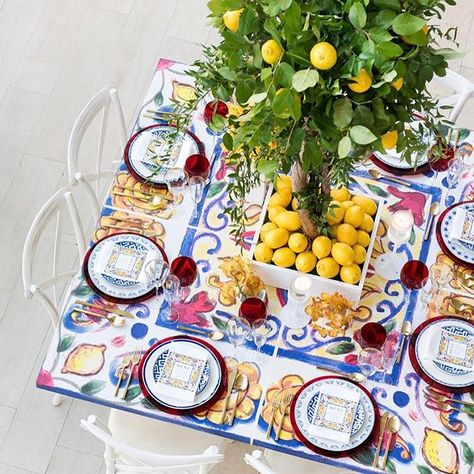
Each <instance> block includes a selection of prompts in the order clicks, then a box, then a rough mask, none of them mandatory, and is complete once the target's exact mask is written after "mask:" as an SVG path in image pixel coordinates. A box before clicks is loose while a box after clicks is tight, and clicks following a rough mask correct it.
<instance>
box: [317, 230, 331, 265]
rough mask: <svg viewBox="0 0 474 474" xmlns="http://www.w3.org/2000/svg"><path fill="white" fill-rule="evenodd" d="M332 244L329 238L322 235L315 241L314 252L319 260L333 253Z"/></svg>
mask: <svg viewBox="0 0 474 474" xmlns="http://www.w3.org/2000/svg"><path fill="white" fill-rule="evenodd" d="M331 247H332V242H331V240H330V239H329V237H326V236H325V235H320V236H319V237H316V238H315V239H314V240H313V245H312V250H313V253H314V255H316V257H318V258H319V259H321V258H324V257H327V256H328V255H329V254H330V253H331Z"/></svg>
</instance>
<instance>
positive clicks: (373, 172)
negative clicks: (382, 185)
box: [369, 168, 411, 188]
mask: <svg viewBox="0 0 474 474" xmlns="http://www.w3.org/2000/svg"><path fill="white" fill-rule="evenodd" d="M369 174H370V176H372V178H374V179H377V180H379V179H385V180H386V181H392V182H394V183H398V184H403V185H404V186H408V187H409V188H410V187H411V183H409V182H407V181H405V180H403V179H400V178H395V177H393V176H387V175H386V174H382V173H381V172H380V171H378V170H376V169H373V168H372V169H371V170H369Z"/></svg>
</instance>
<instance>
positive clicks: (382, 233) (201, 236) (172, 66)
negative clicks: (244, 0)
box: [37, 59, 474, 474]
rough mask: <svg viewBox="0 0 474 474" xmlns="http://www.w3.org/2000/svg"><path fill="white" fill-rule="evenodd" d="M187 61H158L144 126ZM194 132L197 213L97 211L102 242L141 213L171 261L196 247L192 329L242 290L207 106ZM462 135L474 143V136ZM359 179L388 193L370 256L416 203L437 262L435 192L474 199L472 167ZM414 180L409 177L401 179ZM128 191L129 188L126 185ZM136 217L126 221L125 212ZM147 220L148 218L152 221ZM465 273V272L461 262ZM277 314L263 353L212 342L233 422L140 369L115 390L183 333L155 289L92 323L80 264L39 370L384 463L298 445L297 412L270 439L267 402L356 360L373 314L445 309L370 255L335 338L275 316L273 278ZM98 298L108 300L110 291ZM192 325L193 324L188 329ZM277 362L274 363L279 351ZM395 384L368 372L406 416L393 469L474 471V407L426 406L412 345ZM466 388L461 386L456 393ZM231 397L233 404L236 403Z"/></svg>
mask: <svg viewBox="0 0 474 474" xmlns="http://www.w3.org/2000/svg"><path fill="white" fill-rule="evenodd" d="M185 71H186V66H184V65H182V64H178V63H174V62H172V61H168V60H163V59H162V60H160V61H159V63H158V65H157V68H156V72H155V75H154V77H153V81H152V83H151V85H150V88H149V90H148V92H147V94H146V97H145V100H144V104H143V107H142V109H141V111H140V114H139V116H138V118H137V121H136V124H135V131H138V130H141V129H142V128H144V127H146V126H148V125H151V124H153V123H156V122H157V121H155V120H153V119H151V118H147V117H146V115H147V112H146V111H147V110H148V109H154V110H157V109H159V110H164V111H167V110H171V109H172V105H171V99H173V100H180V99H186V98H187V97H189V96H190V95H191V94H193V93H194V89H193V85H192V80H191V79H190V78H189V77H188V76H187V75H186V72H185ZM191 130H192V131H193V132H194V133H195V134H196V135H197V136H198V137H199V138H200V139H201V140H202V141H203V142H204V143H205V145H206V149H207V155H208V156H212V157H213V161H212V179H211V180H210V184H209V185H208V186H207V187H206V189H205V193H204V196H203V199H202V201H201V202H200V203H199V206H198V214H199V217H198V218H195V219H191V208H192V205H191V202H190V201H189V198H187V199H188V201H186V202H185V204H184V206H183V208H184V212H183V215H182V216H180V217H176V218H173V219H171V220H167V219H164V218H161V217H165V218H166V217H168V216H167V215H166V211H162V210H161V211H157V210H156V209H153V208H150V207H149V206H147V205H144V204H143V202H142V201H139V200H137V199H134V198H133V197H125V196H120V195H117V194H110V195H109V196H108V197H107V199H106V201H105V204H104V207H103V210H102V214H101V218H100V221H99V223H98V225H97V228H96V231H95V235H94V238H93V240H97V239H99V238H101V237H103V236H105V235H107V234H110V233H114V232H118V231H120V228H121V227H130V222H135V225H136V226H137V229H141V231H142V232H143V233H144V234H145V235H148V236H149V237H151V238H153V239H156V240H157V241H158V242H160V243H161V244H162V245H163V246H164V248H165V250H166V252H167V254H168V256H169V257H170V258H171V259H172V258H174V257H175V256H177V255H178V254H180V255H189V256H192V257H193V258H194V259H195V261H196V262H197V265H198V268H199V277H198V279H197V281H196V283H195V284H194V286H193V288H192V291H191V293H190V294H189V296H188V297H187V299H186V301H185V302H184V303H183V304H181V305H180V308H179V310H180V315H181V316H180V318H181V319H180V324H182V325H184V326H186V325H188V326H189V327H196V326H200V327H203V328H204V327H208V326H210V325H217V326H219V327H221V328H222V325H223V324H224V323H225V320H226V319H227V318H228V317H229V316H230V315H233V314H235V313H236V311H237V310H238V304H239V301H238V298H237V297H236V296H235V294H234V291H233V288H232V283H231V282H229V281H228V279H227V278H226V277H225V275H224V274H223V273H222V271H221V270H220V269H219V268H218V266H219V263H220V259H222V258H223V257H228V256H232V255H237V254H239V253H240V248H239V247H238V246H237V245H236V242H235V240H234V239H233V238H232V237H231V235H230V234H229V218H228V216H227V215H226V214H224V209H225V208H226V206H227V204H228V195H227V194H226V180H227V175H228V170H227V169H226V165H225V162H224V160H222V159H221V155H220V147H219V145H218V144H217V145H216V146H215V149H213V150H211V148H212V146H213V144H214V142H215V140H214V136H213V134H212V132H211V131H210V130H209V129H208V128H207V127H206V125H205V123H204V120H203V118H202V110H197V111H196V112H195V114H194V116H193V124H192V127H191ZM465 140H467V141H469V142H470V143H473V142H474V137H473V136H469V137H467V138H465ZM355 177H356V178H357V179H355V180H354V183H353V189H354V190H357V191H363V192H364V193H367V194H369V195H370V194H375V195H377V196H379V197H382V198H384V199H385V200H386V205H385V207H384V210H383V214H382V219H381V224H380V226H379V229H378V238H377V239H376V243H375V247H374V251H373V254H372V263H373V260H374V259H375V258H376V257H377V256H378V255H380V254H381V253H383V252H386V251H387V250H388V249H389V242H388V240H387V238H386V231H387V222H388V217H389V214H390V213H392V212H394V211H396V210H400V209H409V210H410V211H411V212H412V214H413V216H414V220H415V226H414V231H413V234H412V237H411V239H410V242H409V243H408V244H406V245H404V246H403V247H402V248H401V249H399V251H401V252H403V253H404V254H406V255H407V256H408V257H409V258H420V259H422V260H423V261H425V262H426V263H427V264H428V265H430V264H432V263H433V262H435V261H436V260H440V261H447V262H448V263H449V264H451V265H453V266H454V267H456V268H457V265H456V264H454V263H453V262H451V261H450V260H449V258H447V257H446V256H445V255H443V254H442V253H441V251H440V248H439V246H438V244H437V241H436V238H435V232H434V231H433V233H432V236H431V239H429V240H427V241H424V240H423V232H424V229H425V226H426V217H427V216H428V211H429V207H430V205H431V203H432V202H436V201H441V206H442V207H444V206H445V204H450V203H452V202H454V201H460V200H469V199H473V198H474V187H473V186H472V185H471V184H470V183H471V179H470V178H471V173H470V170H468V171H466V173H465V175H464V176H463V181H462V186H459V187H458V188H457V190H456V193H454V194H453V193H452V192H451V191H449V190H448V189H447V188H448V185H447V181H446V177H445V176H443V175H440V177H439V178H436V179H435V177H433V175H432V173H431V172H428V173H427V174H425V175H419V176H414V177H407V178H406V183H407V185H406V186H403V185H398V184H396V185H395V184H393V183H390V182H388V181H383V180H382V181H380V180H379V181H374V180H373V179H371V177H370V176H369V175H368V173H367V171H366V170H365V168H363V169H361V170H359V171H357V172H356V173H355ZM404 179H405V178H404ZM123 185H126V186H127V187H128V186H140V185H139V184H137V181H136V180H135V179H134V178H133V177H132V176H131V175H130V174H129V173H128V172H127V169H126V167H125V165H124V163H122V164H121V165H120V167H119V170H118V172H117V175H116V177H115V182H114V184H113V187H112V190H114V189H116V188H115V187H116V186H123ZM118 189H120V188H118ZM263 196H264V190H263V189H257V190H255V191H254V192H253V193H252V194H251V196H249V200H248V206H247V217H248V223H249V225H248V228H247V234H246V235H245V236H244V237H245V239H244V241H245V244H244V245H245V247H246V248H249V246H250V242H251V241H252V238H253V235H254V230H255V226H256V223H257V221H258V218H259V215H260V211H261V204H262V202H263ZM124 218H125V219H127V220H128V221H129V222H128V223H125V222H124V220H123V219H124ZM143 223H145V226H143ZM461 271H467V270H465V269H461ZM452 285H453V286H452V287H449V288H446V289H445V291H444V292H443V293H442V294H441V295H440V298H441V300H442V305H443V306H444V307H445V309H447V310H450V311H453V308H452V307H451V306H450V301H452V299H453V298H458V299H461V300H462V301H463V302H466V303H468V304H473V305H474V290H471V289H469V288H468V287H462V286H460V284H459V283H458V282H457V281H454V283H453V284H452ZM267 294H268V299H269V306H268V312H269V315H270V316H269V320H270V321H271V323H272V325H273V331H272V333H271V337H270V338H269V341H268V342H267V344H266V345H265V346H264V347H263V349H262V351H261V352H257V351H256V349H255V346H254V345H253V343H252V342H248V343H246V344H245V345H244V346H242V347H239V348H237V350H234V348H233V347H232V346H231V345H230V344H229V343H228V342H225V341H221V342H215V343H213V344H215V347H216V348H217V349H218V350H219V351H220V352H221V353H222V354H223V355H224V356H225V357H226V363H227V365H228V368H229V369H232V368H234V367H235V366H236V365H237V364H238V370H239V372H240V373H242V374H245V375H247V377H248V379H249V382H250V384H249V387H248V389H247V390H246V391H245V392H242V393H241V394H240V395H239V398H238V401H237V404H238V405H237V414H236V422H235V423H234V425H233V426H232V427H229V426H228V425H227V424H224V425H221V424H219V421H220V415H219V412H220V409H221V407H222V400H220V401H219V402H218V403H217V404H216V405H215V406H213V407H212V408H211V409H210V410H207V411H205V412H203V413H200V414H198V415H195V416H186V417H180V416H173V415H168V414H165V413H163V412H161V411H159V410H157V409H155V408H154V407H153V406H152V405H150V403H149V402H148V401H147V400H145V399H144V398H143V396H142V394H141V391H140V387H139V386H138V380H137V377H136V375H137V374H134V378H133V381H132V386H131V389H130V391H129V393H128V396H127V398H126V400H120V399H118V398H116V397H114V389H115V384H116V381H117V376H116V369H117V367H118V365H119V364H120V362H121V360H122V358H123V357H124V355H125V354H127V353H130V352H133V351H134V350H135V349H137V348H138V349H140V350H142V351H145V350H146V349H147V347H149V346H150V345H152V344H154V343H155V342H156V341H158V340H160V339H162V338H164V337H167V336H170V335H175V334H178V333H182V332H183V331H177V330H176V328H175V327H173V326H172V325H167V324H165V323H163V322H162V320H161V318H160V313H161V312H163V311H166V304H165V303H164V302H163V301H162V299H161V298H153V299H151V300H149V301H146V302H144V303H140V304H131V305H128V306H126V305H125V306H120V307H121V308H123V309H126V310H127V311H129V312H131V313H133V314H134V315H135V319H134V320H127V322H126V325H125V326H124V327H122V328H115V327H112V326H111V325H110V324H109V323H108V322H107V321H106V320H104V322H103V323H102V324H98V323H97V322H91V321H90V320H89V319H88V318H86V317H81V315H80V314H78V313H76V312H74V311H73V309H72V308H73V304H74V301H75V299H77V298H82V299H88V300H89V301H94V300H99V298H98V297H97V296H96V295H94V294H93V293H92V291H91V289H90V288H89V287H88V286H87V284H86V283H85V281H84V280H83V278H82V275H81V273H80V272H79V273H78V275H77V278H76V280H75V281H74V284H73V290H72V292H71V296H70V300H69V302H68V303H67V305H66V308H65V311H64V314H63V317H62V320H61V322H60V325H59V327H58V329H57V331H56V333H55V335H54V338H53V340H52V342H51V345H50V348H49V351H48V354H47V357H46V359H45V361H44V363H43V366H42V369H41V371H40V373H39V375H38V379H37V385H38V387H40V388H43V389H46V390H50V391H53V392H58V393H62V394H65V395H69V396H71V397H75V398H81V399H84V400H88V401H90V402H92V403H99V404H102V405H107V406H110V407H113V408H117V409H121V410H126V411H130V412H133V413H137V414H140V415H144V416H148V417H151V418H157V419H160V420H165V421H169V422H171V423H177V424H180V425H184V426H187V427H190V428H194V429H198V430H202V431H207V432H210V433H212V434H216V435H221V436H226V437H229V438H233V439H238V440H240V441H243V442H247V443H252V444H254V445H257V446H263V447H266V448H270V449H275V450H278V451H282V452H284V453H288V454H293V455H296V456H300V457H304V458H308V459H313V460H315V461H319V462H323V463H327V464H332V465H338V466H346V467H348V468H350V469H352V470H353V471H357V472H377V471H378V470H377V469H374V468H371V467H370V464H371V462H372V460H373V456H374V451H375V447H374V446H370V447H369V448H367V449H365V450H364V451H362V452H359V453H358V454H357V455H355V456H353V457H352V458H348V457H346V458H340V459H337V460H335V459H331V458H327V457H324V456H320V455H316V454H314V453H313V452H311V451H310V450H309V449H307V448H306V447H305V446H304V445H303V444H302V443H300V442H299V441H298V440H297V438H296V435H295V433H294V431H293V428H292V426H291V423H290V420H289V418H288V419H287V420H285V422H284V424H283V431H282V435H281V439H280V440H279V441H274V440H273V439H270V440H266V439H265V432H266V429H267V422H268V420H269V416H270V408H269V406H270V405H269V406H268V407H267V408H265V406H266V404H271V400H272V398H273V396H274V395H275V393H276V389H277V388H278V389H280V388H285V389H288V390H289V391H296V389H297V388H298V387H299V386H301V385H302V384H303V383H304V382H306V381H308V380H311V379H312V378H314V377H316V376H321V375H327V374H328V372H326V371H323V370H320V369H317V368H316V367H315V366H318V367H324V368H326V369H331V368H336V369H342V370H346V371H353V370H355V367H354V366H355V364H356V354H357V351H358V350H359V346H358V343H357V342H355V341H357V333H358V331H359V329H360V327H361V326H362V325H363V324H364V323H365V322H367V321H368V320H370V321H378V322H381V323H382V324H384V326H385V328H386V329H387V332H388V338H389V339H393V340H396V339H397V337H396V336H397V332H398V331H399V330H400V326H401V323H402V322H403V321H404V320H410V321H412V322H413V326H414V327H416V326H418V325H419V324H420V323H421V322H423V321H424V320H426V319H427V318H430V317H433V316H435V315H436V313H435V312H434V310H433V308H431V307H427V306H426V305H425V304H423V303H422V302H421V301H419V298H418V296H417V294H416V293H413V294H412V295H411V296H410V298H409V302H408V304H407V303H406V302H405V301H404V290H403V287H402V286H401V285H400V282H399V281H386V280H383V279H382V278H380V277H379V276H377V275H376V274H375V272H374V269H373V266H372V265H371V266H370V268H369V271H368V274H367V278H366V282H365V287H364V292H363V295H362V299H361V302H360V308H359V311H358V314H357V317H356V319H355V321H354V325H353V328H352V331H351V332H354V336H355V337H354V338H352V337H350V335H349V334H347V335H346V336H339V337H335V338H331V337H329V336H328V337H325V338H323V337H321V336H320V335H319V333H318V332H316V331H314V330H312V329H310V328H306V329H304V330H302V331H300V330H290V329H287V328H283V329H282V330H280V329H281V328H280V322H279V319H278V314H279V312H280V310H281V308H282V306H283V305H284V304H285V303H286V292H285V291H283V290H280V289H275V288H268V289H267ZM100 303H101V304H111V303H105V302H103V301H101V302H100ZM191 334H192V333H191ZM275 359H277V361H278V363H276V360H275ZM388 375H389V377H388V378H387V379H389V381H390V382H391V383H386V380H385V382H384V383H382V382H380V381H371V380H369V381H367V382H366V383H365V384H364V385H365V386H366V388H367V389H368V390H369V391H370V392H371V393H372V395H373V396H374V398H375V399H376V401H377V403H378V405H379V407H380V409H381V410H384V411H388V412H389V413H391V414H397V415H398V416H399V417H400V419H401V425H402V428H401V431H400V433H399V436H398V438H397V442H396V444H395V446H394V448H393V450H392V452H391V453H390V457H389V462H388V465H387V469H388V470H389V471H390V472H400V473H407V474H408V473H410V474H412V473H415V472H420V473H422V474H429V473H430V472H443V473H448V474H455V473H458V472H460V473H461V472H470V470H471V469H472V466H473V465H474V441H473V439H474V437H473V433H474V424H473V419H474V411H473V414H472V415H471V414H465V413H456V412H451V413H449V414H445V413H441V412H439V411H434V410H432V409H429V408H427V407H426V406H425V405H424V399H423V394H422V388H423V387H424V386H425V383H424V382H423V381H422V380H421V379H420V377H419V376H418V375H417V374H416V373H415V372H414V370H413V368H412V366H411V364H410V361H409V358H408V356H407V353H406V352H405V353H404V354H403V357H402V359H401V362H400V363H399V364H395V366H394V367H393V370H392V371H391V373H389V374H388ZM455 396H456V397H459V395H455ZM465 397H466V398H467V399H474V394H471V395H469V394H468V395H465ZM232 403H233V402H231V404H230V405H229V412H228V413H229V414H230V410H231V408H232Z"/></svg>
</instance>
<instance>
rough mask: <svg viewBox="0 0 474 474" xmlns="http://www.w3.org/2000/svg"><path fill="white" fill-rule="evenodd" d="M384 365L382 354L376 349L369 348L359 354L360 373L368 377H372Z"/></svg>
mask: <svg viewBox="0 0 474 474" xmlns="http://www.w3.org/2000/svg"><path fill="white" fill-rule="evenodd" d="M382 364H383V355H382V352H381V351H379V350H378V349H375V348H374V347H367V348H365V349H362V350H361V351H360V352H359V354H357V365H358V366H359V369H360V371H361V372H362V373H363V374H364V375H365V376H366V377H370V376H371V375H374V374H375V372H377V371H378V370H379V369H380V368H381V367H382Z"/></svg>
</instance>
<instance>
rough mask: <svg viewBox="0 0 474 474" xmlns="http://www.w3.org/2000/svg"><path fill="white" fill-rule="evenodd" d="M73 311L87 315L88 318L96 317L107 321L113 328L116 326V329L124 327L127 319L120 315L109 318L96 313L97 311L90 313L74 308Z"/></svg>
mask: <svg viewBox="0 0 474 474" xmlns="http://www.w3.org/2000/svg"><path fill="white" fill-rule="evenodd" d="M73 311H76V313H82V314H87V316H94V317H96V318H101V319H106V320H107V321H108V322H109V323H110V325H111V326H114V327H116V328H119V327H122V326H123V325H124V324H125V318H123V317H122V316H119V315H118V314H114V315H110V316H108V315H106V314H99V313H96V312H95V311H88V310H87V309H83V308H73Z"/></svg>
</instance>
